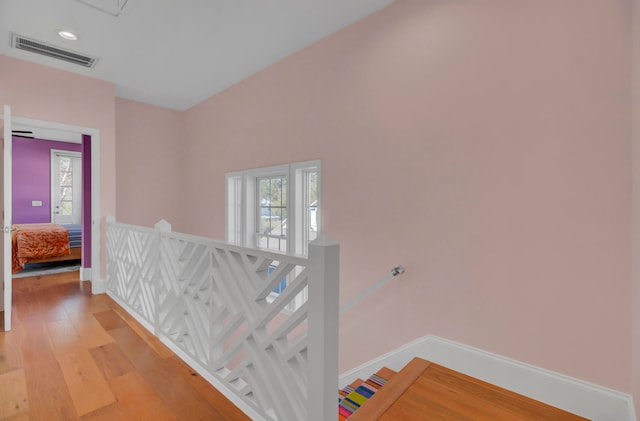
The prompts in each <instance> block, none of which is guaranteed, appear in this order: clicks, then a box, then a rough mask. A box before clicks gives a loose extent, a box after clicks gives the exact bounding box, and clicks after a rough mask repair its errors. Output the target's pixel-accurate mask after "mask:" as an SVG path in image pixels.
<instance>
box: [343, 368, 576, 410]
mask: <svg viewBox="0 0 640 421" xmlns="http://www.w3.org/2000/svg"><path fill="white" fill-rule="evenodd" d="M348 419H349V420H352V421H360V420H362V421H370V420H381V421H396V420H403V421H419V420H460V421H462V420H469V421H471V420H473V421H476V420H482V421H485V420H486V421H497V420H503V421H528V420H557V421H561V420H566V421H579V420H585V418H582V417H579V416H577V415H574V414H570V413H568V412H566V411H563V410H561V409H558V408H554V407H552V406H550V405H547V404H544V403H542V402H539V401H535V400H533V399H529V398H527V397H525V396H522V395H519V394H517V393H513V392H511V391H508V390H506V389H503V388H500V387H497V386H495V385H492V384H489V383H486V382H483V381H481V380H478V379H475V378H473V377H469V376H466V375H464V374H462V373H459V372H457V371H453V370H450V369H448V368H446V367H442V366H440V365H438V364H434V363H431V362H429V361H425V360H422V359H420V358H415V359H413V360H412V361H411V362H410V363H409V364H407V366H405V367H404V368H403V369H402V370H400V372H399V373H398V374H397V375H395V376H393V377H392V378H391V380H389V382H387V384H386V385H385V386H384V387H383V388H382V389H380V390H379V391H378V392H377V393H376V394H375V395H373V396H372V397H371V399H369V400H368V401H367V402H366V403H365V404H364V405H362V407H361V408H360V409H358V410H357V411H356V412H355V413H354V414H353V415H352V416H351V417H349V418H348Z"/></svg>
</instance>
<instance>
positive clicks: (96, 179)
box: [5, 115, 107, 294]
mask: <svg viewBox="0 0 640 421" xmlns="http://www.w3.org/2000/svg"><path fill="white" fill-rule="evenodd" d="M11 124H12V125H15V126H28V127H33V128H39V129H48V130H58V131H64V132H73V133H77V134H78V135H80V136H82V135H88V136H91V267H90V268H88V269H87V268H81V269H80V279H81V280H91V291H92V293H93V294H100V293H104V292H106V290H107V288H106V282H105V281H104V280H103V279H102V278H101V276H100V272H101V270H100V269H101V254H102V253H101V247H100V243H101V236H100V234H101V229H100V129H95V128H92V127H83V126H76V125H72V124H64V123H56V122H52V121H45V120H37V119H33V118H27V117H18V116H14V115H12V116H11ZM5 184H6V183H5Z"/></svg>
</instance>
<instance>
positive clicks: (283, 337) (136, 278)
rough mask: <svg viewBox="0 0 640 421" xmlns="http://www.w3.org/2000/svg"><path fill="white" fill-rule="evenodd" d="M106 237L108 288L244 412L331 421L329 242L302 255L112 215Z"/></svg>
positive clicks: (334, 262)
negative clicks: (131, 222)
mask: <svg viewBox="0 0 640 421" xmlns="http://www.w3.org/2000/svg"><path fill="white" fill-rule="evenodd" d="M106 234H107V235H106V238H107V293H108V294H109V295H110V296H111V297H112V298H113V299H114V300H115V301H116V302H118V303H119V304H120V305H122V306H123V307H124V308H125V309H126V310H127V311H128V312H130V313H131V314H132V315H133V316H134V317H135V318H136V319H137V320H139V321H140V322H141V323H142V324H143V325H144V326H145V327H146V328H147V329H149V330H150V331H152V332H153V333H154V334H155V335H156V336H157V337H158V338H160V340H161V341H162V342H163V343H165V344H166V345H167V346H168V347H169V348H171V349H172V350H173V351H174V352H175V353H176V354H177V355H178V356H180V357H181V358H183V359H184V360H185V361H186V362H187V363H188V364H189V365H191V366H192V367H193V368H194V369H195V370H196V371H198V372H199V373H200V374H201V375H202V376H203V377H204V378H206V379H207V380H209V381H210V382H211V383H212V384H213V385H214V386H216V387H217V388H218V389H219V390H220V391H221V392H222V393H224V394H225V395H226V396H227V397H228V398H229V399H230V400H231V401H232V402H234V403H235V404H236V405H238V406H239V407H240V408H241V409H242V410H243V411H244V412H245V413H247V415H249V416H250V417H251V418H252V419H256V420H261V419H262V420H281V421H289V420H296V421H298V420H311V421H324V420H326V419H337V413H338V412H337V411H338V409H337V405H336V390H337V388H338V282H339V280H338V272H339V263H338V254H339V246H338V245H337V244H335V243H333V242H332V241H331V240H328V239H327V238H325V237H322V236H321V237H320V238H318V239H317V240H315V241H314V242H312V243H311V244H310V245H309V258H308V259H307V258H302V257H294V256H287V255H282V254H278V253H272V252H268V251H263V250H256V249H248V248H243V247H239V246H236V245H232V244H227V243H223V242H219V241H215V240H211V239H208V238H203V237H196V236H190V235H185V234H179V233H174V232H172V231H171V225H170V224H169V223H167V222H166V221H160V222H159V223H158V224H156V226H155V228H154V229H151V228H144V227H138V226H135V225H128V224H121V223H117V222H116V221H115V219H114V218H113V217H108V218H107V232H106ZM283 280H286V288H285V289H284V291H282V292H281V293H280V294H279V295H278V296H277V297H276V298H275V299H271V298H272V297H273V294H271V292H272V291H273V290H274V288H275V287H276V286H278V285H279V284H280V283H281V282H282V281H283ZM305 289H307V290H308V294H307V293H306V291H305ZM300 297H302V299H300ZM307 297H308V298H307ZM292 303H295V304H296V305H295V306H293V307H294V309H293V311H289V310H290V308H291V307H292ZM285 308H286V309H287V310H288V311H284V310H285Z"/></svg>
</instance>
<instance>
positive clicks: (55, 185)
mask: <svg viewBox="0 0 640 421" xmlns="http://www.w3.org/2000/svg"><path fill="white" fill-rule="evenodd" d="M81 219H82V154H81V153H80V152H70V151H63V150H55V149H54V150H52V151H51V222H52V223H54V224H79V223H80V221H81Z"/></svg>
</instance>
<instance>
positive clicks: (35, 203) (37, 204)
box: [31, 200, 42, 206]
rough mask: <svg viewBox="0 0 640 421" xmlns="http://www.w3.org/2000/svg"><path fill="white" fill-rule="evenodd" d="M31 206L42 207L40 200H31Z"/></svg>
mask: <svg viewBox="0 0 640 421" xmlns="http://www.w3.org/2000/svg"><path fill="white" fill-rule="evenodd" d="M31 206H42V200H32V201H31Z"/></svg>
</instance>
